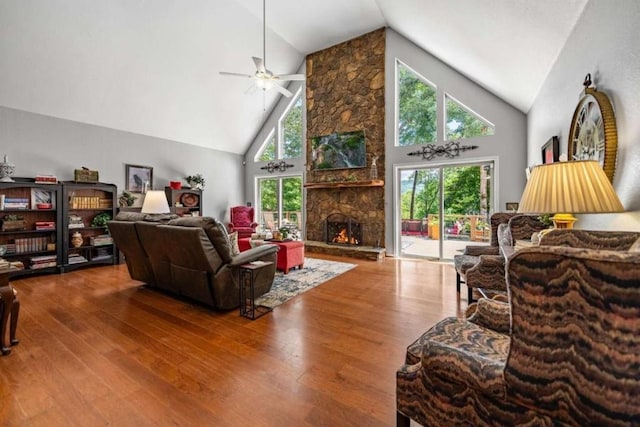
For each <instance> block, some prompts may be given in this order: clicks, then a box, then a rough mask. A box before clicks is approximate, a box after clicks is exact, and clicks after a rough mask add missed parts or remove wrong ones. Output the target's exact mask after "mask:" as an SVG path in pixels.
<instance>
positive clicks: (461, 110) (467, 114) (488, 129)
mask: <svg viewBox="0 0 640 427" xmlns="http://www.w3.org/2000/svg"><path fill="white" fill-rule="evenodd" d="M446 100H447V135H446V136H445V139H447V140H454V139H463V138H471V137H474V136H486V135H493V133H494V130H495V128H494V126H493V125H492V124H491V123H489V121H488V120H485V119H484V118H482V117H480V116H478V115H477V114H475V113H473V112H471V111H470V110H468V109H467V108H466V107H465V106H463V105H462V104H460V103H459V102H456V101H455V100H454V99H452V98H451V97H449V96H446Z"/></svg>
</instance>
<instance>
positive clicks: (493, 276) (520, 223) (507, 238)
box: [459, 215, 546, 303]
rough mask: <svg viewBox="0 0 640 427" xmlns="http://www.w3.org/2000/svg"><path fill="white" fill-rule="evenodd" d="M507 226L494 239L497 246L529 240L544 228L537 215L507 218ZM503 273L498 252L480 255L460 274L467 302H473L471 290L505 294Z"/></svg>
mask: <svg viewBox="0 0 640 427" xmlns="http://www.w3.org/2000/svg"><path fill="white" fill-rule="evenodd" d="M507 225H508V227H507V228H503V229H504V230H505V232H504V234H503V235H502V236H501V237H496V240H497V241H498V243H499V245H500V244H502V245H505V244H506V245H510V246H513V245H514V243H515V241H516V240H522V239H530V238H531V235H532V234H533V233H534V232H538V231H540V230H543V229H545V228H546V226H545V225H544V224H543V223H542V222H540V220H539V219H538V216H537V215H514V216H512V217H511V218H509V220H508V223H507ZM498 228H500V225H499V226H498ZM501 240H502V241H501ZM504 273H505V259H504V256H503V255H502V254H501V253H499V251H498V253H496V254H480V255H479V256H478V259H477V261H476V263H475V264H474V265H473V266H469V267H467V268H466V269H465V270H464V271H463V272H462V273H461V276H462V277H464V282H465V284H466V285H467V292H468V293H467V301H468V302H469V303H470V302H471V301H472V300H473V289H478V290H480V291H481V292H482V291H483V290H490V291H498V292H506V291H507V284H506V281H505V276H504ZM459 274H460V273H459Z"/></svg>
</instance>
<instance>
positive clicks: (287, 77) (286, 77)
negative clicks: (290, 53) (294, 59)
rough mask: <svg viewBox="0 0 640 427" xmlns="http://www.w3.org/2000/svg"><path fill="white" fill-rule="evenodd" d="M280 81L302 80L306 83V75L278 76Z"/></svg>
mask: <svg viewBox="0 0 640 427" xmlns="http://www.w3.org/2000/svg"><path fill="white" fill-rule="evenodd" d="M277 77H278V79H279V80H301V81H304V80H305V79H306V77H305V75H304V74H283V75H281V76H277Z"/></svg>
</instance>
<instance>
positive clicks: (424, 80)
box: [394, 58, 440, 147]
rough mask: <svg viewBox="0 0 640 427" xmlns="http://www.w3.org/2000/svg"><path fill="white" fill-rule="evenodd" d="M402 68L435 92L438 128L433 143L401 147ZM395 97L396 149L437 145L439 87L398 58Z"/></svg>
mask: <svg viewBox="0 0 640 427" xmlns="http://www.w3.org/2000/svg"><path fill="white" fill-rule="evenodd" d="M400 66H403V67H404V68H406V69H407V70H408V71H410V72H411V73H412V74H413V75H414V76H415V77H417V79H418V80H420V81H421V82H422V83H424V84H425V85H427V86H430V87H431V88H433V90H434V92H435V101H436V118H435V126H436V132H435V139H434V140H433V141H429V142H425V143H424V144H410V145H400V129H399V122H400ZM395 95H396V96H395V98H396V99H395V125H394V132H395V141H394V145H395V147H414V146H421V145H427V144H435V143H437V142H438V130H439V128H440V121H439V120H438V111H439V109H438V85H436V84H435V83H433V82H432V81H431V80H429V79H427V78H426V77H425V76H423V75H422V74H420V73H419V72H417V71H416V70H415V69H414V68H413V67H411V66H409V65H407V64H406V63H405V62H403V61H402V60H400V59H399V58H396V60H395Z"/></svg>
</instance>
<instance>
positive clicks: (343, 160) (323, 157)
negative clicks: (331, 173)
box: [311, 130, 367, 169]
mask: <svg viewBox="0 0 640 427" xmlns="http://www.w3.org/2000/svg"><path fill="white" fill-rule="evenodd" d="M311 165H312V167H313V169H348V168H363V167H365V166H366V165H367V156H366V150H365V138H364V131H363V130H356V131H353V132H343V133H332V134H331V135H324V136H315V137H312V138H311Z"/></svg>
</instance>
